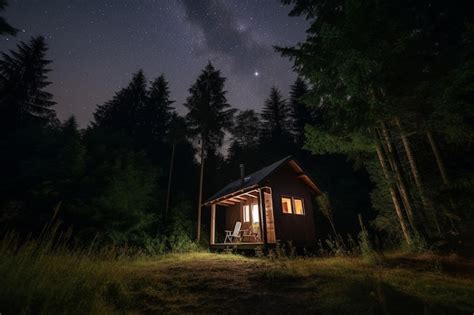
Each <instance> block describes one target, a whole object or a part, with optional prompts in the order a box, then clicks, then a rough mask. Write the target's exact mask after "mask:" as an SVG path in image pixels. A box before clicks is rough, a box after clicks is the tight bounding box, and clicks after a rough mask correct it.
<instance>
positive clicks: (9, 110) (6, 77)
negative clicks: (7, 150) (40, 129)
mask: <svg viewBox="0 0 474 315" xmlns="http://www.w3.org/2000/svg"><path fill="white" fill-rule="evenodd" d="M47 49H48V48H47V46H46V42H45V40H44V38H43V37H41V36H39V37H35V38H32V39H31V40H30V42H29V43H28V44H26V43H24V42H20V43H19V44H18V45H17V49H16V50H11V51H10V53H9V54H7V53H2V59H1V61H0V110H1V112H2V115H1V117H2V124H1V125H2V127H3V128H9V127H12V126H19V125H25V124H27V123H30V122H33V121H35V122H43V123H44V122H48V121H50V120H51V119H52V118H53V117H54V114H55V113H54V110H53V109H52V108H51V107H52V106H53V105H54V104H55V102H53V101H52V98H53V96H52V94H50V93H48V92H46V91H45V90H44V89H45V88H46V87H47V86H48V85H49V84H50V82H48V81H47V78H46V74H47V73H48V72H49V71H50V70H49V69H48V68H47V65H48V64H49V63H50V61H49V60H47V59H46V51H47Z"/></svg>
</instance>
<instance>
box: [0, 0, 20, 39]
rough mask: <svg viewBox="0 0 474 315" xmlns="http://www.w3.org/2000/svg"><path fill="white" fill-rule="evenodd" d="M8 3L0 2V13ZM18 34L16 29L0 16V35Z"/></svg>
mask: <svg viewBox="0 0 474 315" xmlns="http://www.w3.org/2000/svg"><path fill="white" fill-rule="evenodd" d="M7 6H8V3H7V1H6V0H0V12H1V11H4V10H5V9H6V7H7ZM17 32H18V30H17V29H16V28H14V27H13V26H11V25H10V24H8V22H7V21H6V20H5V18H4V17H2V16H0V35H15V34H16V33H17Z"/></svg>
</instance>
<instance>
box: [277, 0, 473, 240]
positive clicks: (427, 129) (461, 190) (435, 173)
mask: <svg viewBox="0 0 474 315" xmlns="http://www.w3.org/2000/svg"><path fill="white" fill-rule="evenodd" d="M283 3H285V4H290V5H292V7H293V9H292V12H291V15H295V16H305V17H306V18H307V19H308V20H309V21H310V22H311V26H310V28H309V30H308V34H307V37H306V41H305V42H303V43H301V44H300V45H298V46H295V47H288V48H280V51H281V52H282V54H283V55H285V56H288V57H290V58H291V59H292V60H293V61H294V65H295V69H296V70H297V71H298V72H299V73H300V74H301V75H304V76H305V77H307V78H308V79H309V80H310V83H311V84H312V86H313V88H312V89H311V92H310V94H309V95H308V96H307V97H306V102H307V103H308V104H310V105H312V106H313V107H315V108H317V109H318V110H320V111H322V112H324V115H322V116H321V117H322V120H321V121H320V122H319V124H318V125H314V126H311V127H308V129H307V136H308V140H307V147H308V148H310V149H311V151H312V152H313V153H315V154H324V153H335V152H338V153H343V154H346V155H348V156H350V157H351V158H352V159H353V161H354V162H355V163H356V164H358V165H363V166H364V167H365V168H366V169H367V170H368V171H369V172H370V175H371V180H372V182H374V183H375V185H376V187H375V189H374V190H373V191H372V192H371V198H372V205H373V206H374V208H375V209H376V211H377V212H378V213H377V218H376V220H375V221H374V225H375V227H376V228H377V229H379V230H383V231H385V232H387V233H389V234H390V235H392V236H393V237H395V238H399V239H401V240H403V241H404V242H405V243H407V244H424V245H428V246H431V245H433V244H436V243H438V242H439V241H441V242H442V243H445V244H446V240H452V242H451V244H452V245H454V244H461V243H463V242H464V241H465V242H466V244H468V243H470V244H472V240H473V237H472V235H473V233H472V231H473V214H474V211H473V204H474V203H473V201H474V200H473V197H474V194H473V191H474V181H473V180H474V176H473V175H474V172H473V170H474V163H473V159H472V157H473V156H474V146H473V144H474V142H473V140H474V138H473V135H474V129H473V123H474V106H473V101H474V85H473V82H474V46H473V43H474V19H473V15H474V10H473V5H472V2H471V1H457V2H456V3H451V2H446V1H395V2H394V1H388V0H387V1H378V0H377V1H361V0H350V1H320V0H314V1H304V0H284V1H283Z"/></svg>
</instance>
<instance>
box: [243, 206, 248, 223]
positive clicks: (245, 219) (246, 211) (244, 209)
mask: <svg viewBox="0 0 474 315" xmlns="http://www.w3.org/2000/svg"><path fill="white" fill-rule="evenodd" d="M242 210H243V211H242V212H243V214H244V218H243V221H244V222H250V206H249V205H244V207H243V209H242Z"/></svg>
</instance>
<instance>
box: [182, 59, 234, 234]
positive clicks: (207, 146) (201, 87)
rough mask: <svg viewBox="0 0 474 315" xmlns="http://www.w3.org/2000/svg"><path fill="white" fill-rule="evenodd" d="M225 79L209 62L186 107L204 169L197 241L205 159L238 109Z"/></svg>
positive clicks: (199, 215) (200, 189)
mask: <svg viewBox="0 0 474 315" xmlns="http://www.w3.org/2000/svg"><path fill="white" fill-rule="evenodd" d="M224 83H225V78H224V77H222V76H221V73H220V71H219V70H216V69H215V68H214V66H213V65H212V64H211V63H210V62H209V64H208V65H207V66H206V67H205V68H204V70H203V71H202V72H201V74H200V75H199V77H198V78H197V80H196V82H195V83H194V84H193V85H192V86H191V88H190V89H189V93H190V96H189V97H188V98H187V99H186V103H185V104H184V106H186V108H187V109H188V110H189V112H188V114H187V115H186V121H187V125H188V129H189V131H190V134H191V136H192V137H194V138H195V139H198V140H199V141H200V151H201V152H200V156H201V170H200V182H199V198H198V219H197V240H198V241H199V240H200V238H201V203H202V185H203V175H204V160H205V156H206V154H207V153H209V152H211V151H214V150H215V149H216V148H219V147H220V146H221V145H222V141H223V139H224V131H225V130H229V129H230V127H231V124H232V116H233V115H234V112H235V110H234V109H231V108H230V105H229V104H228V103H227V98H226V96H225V95H226V91H225V90H224Z"/></svg>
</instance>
